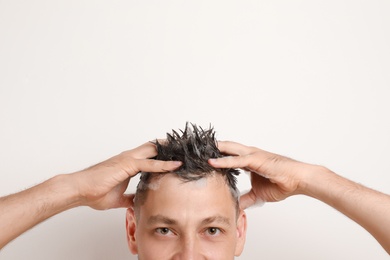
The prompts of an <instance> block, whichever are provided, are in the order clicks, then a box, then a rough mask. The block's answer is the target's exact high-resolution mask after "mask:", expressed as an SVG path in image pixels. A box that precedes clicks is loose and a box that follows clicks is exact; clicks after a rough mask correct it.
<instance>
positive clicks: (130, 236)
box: [126, 208, 138, 255]
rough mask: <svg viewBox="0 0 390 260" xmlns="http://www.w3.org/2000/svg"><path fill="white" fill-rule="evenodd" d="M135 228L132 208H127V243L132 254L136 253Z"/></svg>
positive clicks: (135, 223)
mask: <svg viewBox="0 0 390 260" xmlns="http://www.w3.org/2000/svg"><path fill="white" fill-rule="evenodd" d="M136 229H137V222H136V218H135V213H134V209H132V208H128V209H127V212H126V233H127V243H128V245H129V249H130V252H131V253H132V254H133V255H136V254H138V249H137V242H136V237H135V231H136Z"/></svg>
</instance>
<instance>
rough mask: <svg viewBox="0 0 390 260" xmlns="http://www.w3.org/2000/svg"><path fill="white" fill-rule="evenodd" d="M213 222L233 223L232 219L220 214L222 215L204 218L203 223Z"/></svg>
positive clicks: (228, 224)
mask: <svg viewBox="0 0 390 260" xmlns="http://www.w3.org/2000/svg"><path fill="white" fill-rule="evenodd" d="M211 223H219V224H223V225H227V226H230V225H231V224H230V220H229V219H228V218H226V217H223V216H220V215H216V216H213V217H209V218H205V219H204V220H202V225H207V224H211Z"/></svg>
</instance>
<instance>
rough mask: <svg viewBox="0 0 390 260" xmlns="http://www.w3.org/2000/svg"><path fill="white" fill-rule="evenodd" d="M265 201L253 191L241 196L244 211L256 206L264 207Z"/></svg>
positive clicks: (241, 206) (241, 205)
mask: <svg viewBox="0 0 390 260" xmlns="http://www.w3.org/2000/svg"><path fill="white" fill-rule="evenodd" d="M264 203H265V201H263V200H262V199H261V198H259V197H257V196H256V194H255V193H254V192H253V190H250V191H249V192H247V193H245V194H244V195H241V197H240V208H241V209H242V210H244V209H247V208H249V207H252V206H254V205H258V206H263V205H264Z"/></svg>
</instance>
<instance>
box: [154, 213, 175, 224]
mask: <svg viewBox="0 0 390 260" xmlns="http://www.w3.org/2000/svg"><path fill="white" fill-rule="evenodd" d="M148 224H149V225H153V224H166V225H175V224H177V221H176V220H174V219H172V218H168V217H166V216H163V215H160V214H158V215H154V216H150V217H149V219H148Z"/></svg>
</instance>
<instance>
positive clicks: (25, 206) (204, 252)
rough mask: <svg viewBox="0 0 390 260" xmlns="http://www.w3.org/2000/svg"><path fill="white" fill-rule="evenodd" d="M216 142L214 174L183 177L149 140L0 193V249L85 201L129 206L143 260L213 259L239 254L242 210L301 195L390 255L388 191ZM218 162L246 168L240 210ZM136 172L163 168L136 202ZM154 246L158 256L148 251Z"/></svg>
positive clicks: (134, 247)
mask: <svg viewBox="0 0 390 260" xmlns="http://www.w3.org/2000/svg"><path fill="white" fill-rule="evenodd" d="M168 139H169V138H168ZM163 145H164V142H163ZM157 146H158V144H157ZM218 148H219V150H220V152H221V153H223V154H225V155H230V156H227V157H221V158H216V157H219V154H218V153H217V154H214V156H210V157H211V159H209V160H208V163H209V164H210V165H211V166H213V167H214V168H215V169H216V173H211V174H210V172H208V173H209V174H208V175H207V176H203V177H202V178H201V179H200V180H202V181H199V180H198V181H190V182H188V181H184V182H183V180H182V179H180V178H179V177H178V176H177V175H175V174H176V173H175V170H178V171H180V168H179V167H180V166H181V165H182V164H183V165H186V161H185V160H184V162H180V158H176V157H171V158H169V160H171V161H161V160H150V159H147V158H152V157H155V156H156V155H157V149H156V145H154V144H152V143H147V144H144V145H142V146H140V147H138V148H136V149H134V150H131V151H127V152H124V153H122V154H119V155H117V156H115V157H113V158H111V159H109V160H107V161H104V162H102V163H100V164H97V165H95V166H93V167H90V168H88V169H86V170H83V171H80V172H76V173H73V174H66V175H58V176H55V177H54V178H52V179H50V180H48V181H46V182H44V183H42V184H40V185H37V186H35V187H33V188H31V189H28V190H26V191H23V192H20V193H17V194H14V195H10V196H7V197H4V198H1V199H0V220H1V221H0V230H2V232H1V233H0V248H2V247H4V246H5V245H6V244H7V243H8V242H9V241H11V240H12V239H14V238H15V237H17V236H18V235H20V234H21V233H23V232H24V231H26V230H27V229H29V228H31V227H33V226H34V225H36V224H37V223H39V222H41V221H43V220H45V219H47V218H49V217H50V216H53V215H55V214H58V213H60V212H62V211H64V210H67V209H70V208H73V207H77V206H81V205H85V206H90V207H92V208H95V209H109V208H117V207H127V208H130V209H129V210H128V213H127V231H128V240H129V247H130V250H131V251H132V252H133V253H138V254H139V256H140V259H141V260H142V259H143V260H147V259H191V258H200V259H213V258H212V257H214V256H215V255H214V254H212V255H210V254H209V253H208V251H213V252H214V249H216V248H217V249H218V250H223V249H225V248H227V247H229V250H228V251H229V252H228V254H227V255H220V256H218V257H221V258H216V257H214V259H229V258H230V259H231V258H232V257H233V255H234V254H239V253H240V252H241V250H242V246H243V243H244V240H245V229H246V218H245V213H244V212H243V211H242V210H244V209H245V208H247V207H250V206H251V205H253V204H255V203H256V202H258V201H264V202H274V201H280V200H283V199H285V198H287V197H289V196H292V195H296V194H303V195H307V196H311V197H313V198H316V199H319V200H321V201H323V202H325V203H327V204H329V205H330V206H332V207H334V208H336V209H337V210H339V211H340V212H342V213H344V214H345V215H347V216H348V217H350V218H351V219H353V220H354V221H356V222H357V223H358V224H360V225H361V226H362V227H364V228H365V229H366V230H367V231H368V232H370V233H371V234H372V235H373V236H374V237H375V238H376V239H377V240H378V242H379V243H380V244H381V245H382V247H383V248H384V249H385V250H386V251H387V252H388V253H389V254H390V223H389V222H390V210H389V209H390V196H388V195H386V194H382V193H380V192H377V191H374V190H371V189H368V188H366V187H364V186H362V185H359V184H356V183H354V182H352V181H349V180H347V179H345V178H343V177H341V176H339V175H337V174H335V173H333V172H331V171H330V170H328V169H326V168H324V167H322V166H317V165H311V164H305V163H302V162H298V161H294V160H292V159H289V158H286V157H283V156H280V155H276V154H272V153H269V152H266V151H263V150H260V149H258V148H255V147H248V146H245V145H241V144H238V143H233V142H218ZM195 151H196V149H195ZM199 152H200V151H199ZM183 167H185V166H183ZM223 168H227V169H230V168H242V169H245V170H248V171H250V172H251V176H252V179H251V183H252V189H251V190H250V191H249V192H248V193H247V194H244V195H242V196H241V197H240V208H241V209H239V210H237V209H236V207H235V206H234V205H235V204H234V193H232V192H231V190H230V188H228V187H231V186H229V185H230V184H229V185H227V183H226V177H225V176H223V174H221V173H220V172H221V171H222V172H223V170H221V169H223ZM138 172H146V173H144V175H143V176H147V175H148V174H147V173H165V174H163V175H162V176H161V177H160V178H156V176H154V175H153V174H152V177H151V178H150V179H149V181H146V182H145V185H146V187H144V186H143V184H141V185H140V186H139V187H138V190H137V197H136V199H135V203H133V197H134V196H132V195H124V194H123V193H124V191H125V190H126V187H127V185H128V182H129V180H130V178H131V177H133V176H134V175H136V174H137V173H138ZM167 172H169V173H168V174H167ZM145 174H146V175H145ZM157 177H159V176H157ZM145 178H146V180H147V179H148V178H147V177H145ZM203 179H205V180H206V181H204V180H203ZM144 180H145V179H144ZM141 181H142V180H141ZM142 193H143V194H142ZM214 194H215V196H214ZM194 196H195V197H197V198H198V199H197V200H195V201H194V200H191V198H192V197H194ZM219 198H225V199H224V201H221V200H219ZM227 198H228V199H227ZM173 202H176V203H173ZM222 202H224V203H222ZM225 202H229V203H225ZM209 203H210V204H209ZM220 204H221V205H220ZM222 204H223V205H222ZM208 205H215V206H210V207H209V206H208ZM219 206H220V207H219ZM132 208H134V210H133V209H132ZM27 213H28V214H27ZM237 213H238V214H237ZM26 215H28V216H29V218H26V217H25V216H26ZM225 229H226V230H227V231H225ZM233 230H235V231H236V233H235V234H232V233H233ZM224 231H225V233H224ZM225 234H226V236H225ZM218 239H221V240H218ZM219 241H221V242H219ZM146 243H147V244H146ZM149 246H150V247H149ZM219 246H220V247H219ZM148 247H149V249H148ZM233 248H234V250H233ZM151 251H155V252H157V253H161V255H158V256H156V255H149V254H150V253H153V252H151ZM149 257H156V258H149ZM164 257H167V258H164ZM223 257H226V258H223Z"/></svg>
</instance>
